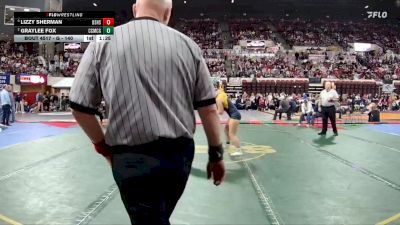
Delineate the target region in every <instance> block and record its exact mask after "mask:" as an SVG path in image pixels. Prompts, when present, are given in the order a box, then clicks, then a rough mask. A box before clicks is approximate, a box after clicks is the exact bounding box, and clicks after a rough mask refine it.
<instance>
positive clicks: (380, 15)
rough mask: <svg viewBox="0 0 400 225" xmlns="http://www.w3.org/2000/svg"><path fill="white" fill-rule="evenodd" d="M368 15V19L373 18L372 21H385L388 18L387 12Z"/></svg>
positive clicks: (370, 12)
mask: <svg viewBox="0 0 400 225" xmlns="http://www.w3.org/2000/svg"><path fill="white" fill-rule="evenodd" d="M367 14H368V18H372V19H375V18H378V19H385V18H387V16H388V13H387V12H378V11H374V12H372V11H368V12H367Z"/></svg>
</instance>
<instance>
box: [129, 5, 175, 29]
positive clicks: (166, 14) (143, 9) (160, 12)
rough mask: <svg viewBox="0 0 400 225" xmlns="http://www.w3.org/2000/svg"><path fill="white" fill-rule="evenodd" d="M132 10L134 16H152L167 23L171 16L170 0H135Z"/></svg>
mask: <svg viewBox="0 0 400 225" xmlns="http://www.w3.org/2000/svg"><path fill="white" fill-rule="evenodd" d="M132 10H133V15H134V16H135V17H153V18H155V19H158V20H159V21H160V22H162V23H163V24H165V25H167V24H168V22H169V19H170V17H171V11H172V0H136V3H135V4H134V5H133V7H132Z"/></svg>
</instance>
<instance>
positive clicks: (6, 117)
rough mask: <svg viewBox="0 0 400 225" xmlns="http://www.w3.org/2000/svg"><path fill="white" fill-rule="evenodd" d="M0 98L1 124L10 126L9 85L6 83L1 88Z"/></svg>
mask: <svg viewBox="0 0 400 225" xmlns="http://www.w3.org/2000/svg"><path fill="white" fill-rule="evenodd" d="M0 99H1V107H2V112H3V117H2V121H1V122H2V124H3V125H4V126H8V127H9V126H11V125H10V113H11V104H12V103H11V99H10V94H9V87H8V86H7V85H4V86H3V90H2V91H1V93H0Z"/></svg>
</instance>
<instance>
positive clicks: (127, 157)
mask: <svg viewBox="0 0 400 225" xmlns="http://www.w3.org/2000/svg"><path fill="white" fill-rule="evenodd" d="M111 149H112V151H113V160H112V162H113V175H114V179H115V181H116V183H117V185H118V188H119V190H120V193H121V198H122V201H123V203H124V205H125V208H126V210H127V212H128V214H129V217H130V219H131V223H132V224H143V225H149V224H170V222H169V218H170V216H171V214H172V212H173V211H174V208H175V206H176V204H177V202H178V200H179V198H180V197H181V195H182V193H183V191H184V189H185V186H186V182H187V180H188V177H189V174H190V171H191V167H192V162H193V157H194V141H193V139H188V138H178V139H166V138H162V139H159V140H157V141H154V142H151V143H148V144H144V145H140V146H134V147H128V146H116V147H111Z"/></svg>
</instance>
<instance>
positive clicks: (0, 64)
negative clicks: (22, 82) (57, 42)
mask: <svg viewBox="0 0 400 225" xmlns="http://www.w3.org/2000/svg"><path fill="white" fill-rule="evenodd" d="M31 49H32V48H31ZM37 56H38V54H37V53H36V52H33V51H29V48H28V45H27V44H24V45H23V44H17V43H11V42H10V41H8V42H0V73H11V74H20V73H29V74H39V73H41V74H46V73H47V69H46V68H45V66H44V65H43V63H42V62H41V61H40V60H38V57H37Z"/></svg>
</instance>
